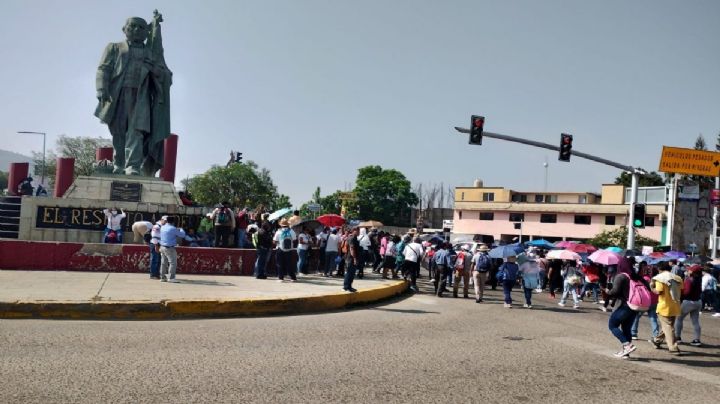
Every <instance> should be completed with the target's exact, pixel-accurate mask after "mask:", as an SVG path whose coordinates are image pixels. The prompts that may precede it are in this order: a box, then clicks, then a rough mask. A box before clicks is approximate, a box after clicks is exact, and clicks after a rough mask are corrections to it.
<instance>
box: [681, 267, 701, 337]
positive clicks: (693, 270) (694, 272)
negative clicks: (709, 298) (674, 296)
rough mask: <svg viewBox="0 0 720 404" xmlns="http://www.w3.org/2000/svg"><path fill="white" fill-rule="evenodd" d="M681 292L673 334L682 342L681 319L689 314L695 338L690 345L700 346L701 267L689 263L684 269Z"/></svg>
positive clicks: (683, 319)
mask: <svg viewBox="0 0 720 404" xmlns="http://www.w3.org/2000/svg"><path fill="white" fill-rule="evenodd" d="M685 273H686V275H687V276H686V278H685V281H683V289H682V293H681V303H680V315H679V316H678V318H677V319H676V320H675V336H676V337H677V338H676V340H677V342H682V330H683V321H685V317H687V315H688V314H689V315H690V320H692V325H693V330H694V331H695V334H694V335H695V338H694V339H693V340H692V341H691V342H690V345H692V346H701V345H702V343H701V342H700V331H701V328H700V311H701V310H702V268H701V267H700V265H690V266H689V267H688V268H687V269H686V271H685Z"/></svg>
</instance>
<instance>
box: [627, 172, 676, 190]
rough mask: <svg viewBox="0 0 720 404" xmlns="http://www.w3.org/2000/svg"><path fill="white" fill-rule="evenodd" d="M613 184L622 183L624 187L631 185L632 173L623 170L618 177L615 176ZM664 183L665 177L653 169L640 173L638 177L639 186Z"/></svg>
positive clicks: (656, 185) (661, 184)
mask: <svg viewBox="0 0 720 404" xmlns="http://www.w3.org/2000/svg"><path fill="white" fill-rule="evenodd" d="M615 184H622V185H624V186H626V187H629V186H631V185H632V174H630V173H628V172H627V171H623V172H622V173H621V174H620V176H619V177H617V178H615ZM663 185H665V179H664V178H663V177H662V176H661V175H660V174H658V173H657V172H655V171H649V172H648V173H647V175H641V176H640V178H638V186H639V187H659V186H663Z"/></svg>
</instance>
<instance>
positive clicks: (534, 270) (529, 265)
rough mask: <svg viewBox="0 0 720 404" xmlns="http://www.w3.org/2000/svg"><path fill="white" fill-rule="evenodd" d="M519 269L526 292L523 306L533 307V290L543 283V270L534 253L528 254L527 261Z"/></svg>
mask: <svg viewBox="0 0 720 404" xmlns="http://www.w3.org/2000/svg"><path fill="white" fill-rule="evenodd" d="M519 271H520V276H521V278H522V285H523V293H524V294H525V304H524V305H523V307H524V308H526V309H532V294H533V290H535V289H537V288H538V287H539V286H540V285H541V280H540V274H541V271H540V267H539V266H538V262H537V260H536V259H535V255H534V254H532V255H531V254H528V255H527V261H525V262H523V263H522V265H520V269H519Z"/></svg>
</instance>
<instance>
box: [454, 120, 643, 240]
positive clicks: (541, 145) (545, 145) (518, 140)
mask: <svg viewBox="0 0 720 404" xmlns="http://www.w3.org/2000/svg"><path fill="white" fill-rule="evenodd" d="M455 130H456V131H458V132H460V133H470V129H465V128H459V127H457V126H456V127H455ZM482 135H483V137H489V138H491V139H500V140H506V141H508V142H515V143H521V144H525V145H528V146H534V147H539V148H542V149H548V150H554V151H557V152H559V151H560V147H558V146H555V145H551V144H549V143H543V142H536V141H534V140H528V139H523V138H519V137H515V136H508V135H502V134H500V133H493V132H485V131H483V133H482ZM570 154H571V155H573V156H577V157H581V158H584V159H586V160H591V161H594V162H597V163H601V164H605V165H608V166H610V167H615V168H619V169H621V170H623V171H628V172H629V173H630V174H632V183H631V186H632V188H631V191H630V209H629V213H628V226H627V227H628V236H627V249H628V250H632V249H633V248H635V228H634V227H633V216H634V212H633V209H634V207H635V202H636V200H637V191H638V177H639V175H641V174H645V172H644V171H643V170H641V169H639V168H635V167H633V166H629V165H625V164H620V163H617V162H614V161H611V160H607V159H604V158H602V157H598V156H593V155H592V154H587V153H582V152H579V151H577V150H574V149H573V150H571V151H570Z"/></svg>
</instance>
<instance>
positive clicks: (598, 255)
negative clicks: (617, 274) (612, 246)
mask: <svg viewBox="0 0 720 404" xmlns="http://www.w3.org/2000/svg"><path fill="white" fill-rule="evenodd" d="M588 259H589V260H590V261H592V262H594V263H596V264H602V265H617V264H618V263H619V262H620V260H621V259H622V255H620V254H618V253H615V252H612V251H608V250H597V251H595V252H594V253H592V254H590V255H589V256H588Z"/></svg>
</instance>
